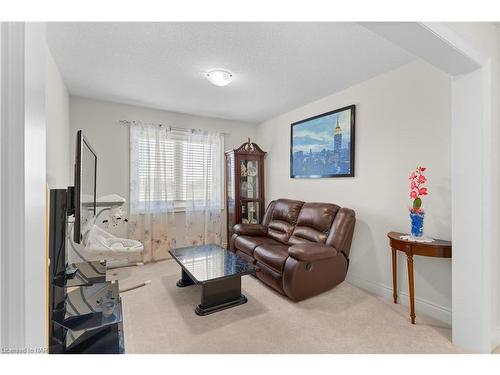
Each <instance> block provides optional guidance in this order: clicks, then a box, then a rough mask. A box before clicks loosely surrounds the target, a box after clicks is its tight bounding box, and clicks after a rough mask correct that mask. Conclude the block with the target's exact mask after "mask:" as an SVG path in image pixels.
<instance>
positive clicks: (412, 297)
mask: <svg viewBox="0 0 500 375" xmlns="http://www.w3.org/2000/svg"><path fill="white" fill-rule="evenodd" d="M406 261H407V264H408V287H409V289H410V318H411V324H415V290H414V285H413V254H408V253H407V254H406Z"/></svg>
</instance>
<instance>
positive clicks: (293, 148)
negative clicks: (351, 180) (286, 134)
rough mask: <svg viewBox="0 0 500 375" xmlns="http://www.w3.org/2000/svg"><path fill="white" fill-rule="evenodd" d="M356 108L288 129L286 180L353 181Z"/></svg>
mask: <svg viewBox="0 0 500 375" xmlns="http://www.w3.org/2000/svg"><path fill="white" fill-rule="evenodd" d="M355 116H356V106H355V105H354V104H353V105H350V106H347V107H342V108H339V109H335V110H333V111H329V112H325V113H322V114H320V115H317V116H313V117H309V118H307V119H304V120H301V121H297V122H294V123H292V124H291V125H290V178H333V177H354V156H355V155H354V154H355V153H354V150H355V129H356V119H355Z"/></svg>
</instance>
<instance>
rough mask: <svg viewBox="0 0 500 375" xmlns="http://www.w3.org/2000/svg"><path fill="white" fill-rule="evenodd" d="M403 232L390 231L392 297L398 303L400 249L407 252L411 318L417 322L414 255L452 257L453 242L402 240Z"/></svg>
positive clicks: (388, 235) (413, 322)
mask: <svg viewBox="0 0 500 375" xmlns="http://www.w3.org/2000/svg"><path fill="white" fill-rule="evenodd" d="M402 235H403V233H398V232H389V233H388V234H387V237H389V243H390V246H391V249H392V298H393V301H394V303H398V282H397V280H398V270H397V263H398V253H397V252H398V251H401V252H403V253H405V254H406V264H407V266H408V287H409V288H408V289H409V292H410V319H411V324H415V285H414V283H413V256H414V255H421V256H428V257H434V258H451V242H450V241H444V240H434V241H433V242H411V241H407V240H402V239H401V236H402Z"/></svg>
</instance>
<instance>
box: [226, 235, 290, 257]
mask: <svg viewBox="0 0 500 375" xmlns="http://www.w3.org/2000/svg"><path fill="white" fill-rule="evenodd" d="M264 243H266V244H271V245H279V244H280V243H279V242H278V241H275V240H273V239H271V238H269V237H252V236H238V237H236V239H235V240H234V247H235V248H236V250H239V251H242V252H244V253H247V254H248V255H253V251H254V249H255V248H256V247H257V246H259V245H262V244H264Z"/></svg>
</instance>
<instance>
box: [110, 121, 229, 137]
mask: <svg viewBox="0 0 500 375" xmlns="http://www.w3.org/2000/svg"><path fill="white" fill-rule="evenodd" d="M119 123H120V124H122V125H132V124H146V125H157V126H168V125H165V124H162V123H159V122H141V121H129V120H120V121H119ZM168 127H169V128H170V129H172V130H176V131H181V132H188V131H189V130H191V129H188V128H178V127H175V126H168ZM199 130H206V129H199ZM219 133H220V134H222V135H229V134H231V133H225V132H219Z"/></svg>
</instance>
